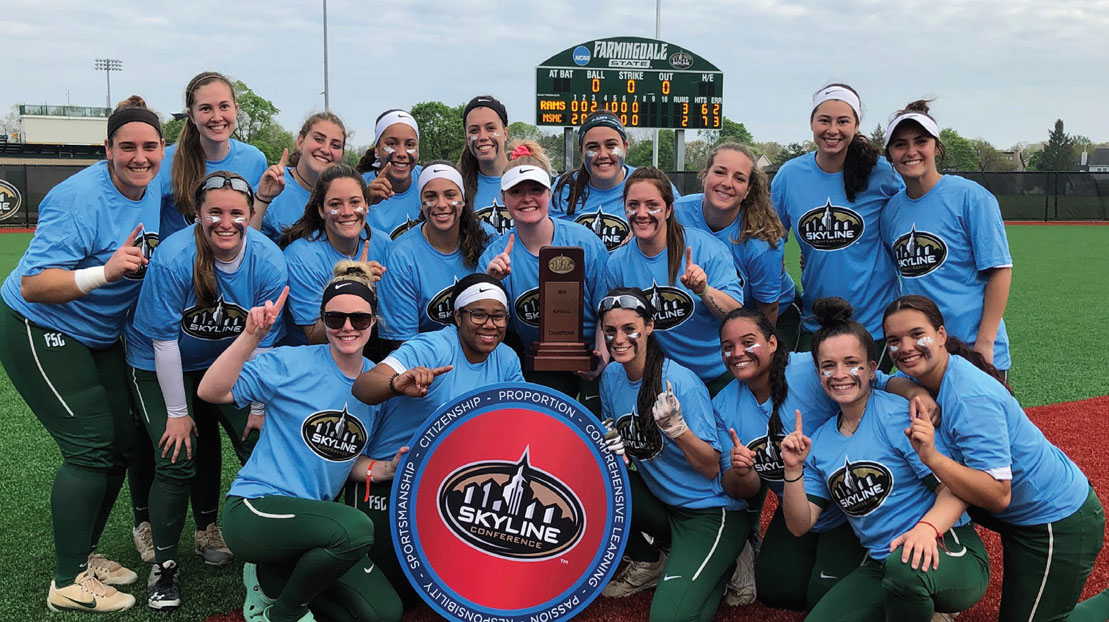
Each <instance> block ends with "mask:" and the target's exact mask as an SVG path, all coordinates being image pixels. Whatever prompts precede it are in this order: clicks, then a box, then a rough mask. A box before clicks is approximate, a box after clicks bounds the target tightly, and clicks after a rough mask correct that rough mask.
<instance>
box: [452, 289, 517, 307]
mask: <svg viewBox="0 0 1109 622" xmlns="http://www.w3.org/2000/svg"><path fill="white" fill-rule="evenodd" d="M479 300H496V301H497V302H499V303H501V304H502V305H504V308H505V310H507V309H508V298H507V297H506V296H505V295H504V290H503V289H501V288H500V287H498V286H496V285H493V284H492V283H474V284H473V285H471V286H469V287H467V288H466V289H464V290H462V293H461V294H459V295H458V298H455V299H454V308H455V309H465V308H466V306H467V305H470V304H472V303H475V302H477V301H479Z"/></svg>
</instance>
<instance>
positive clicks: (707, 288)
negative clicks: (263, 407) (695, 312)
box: [693, 284, 709, 298]
mask: <svg viewBox="0 0 1109 622" xmlns="http://www.w3.org/2000/svg"><path fill="white" fill-rule="evenodd" d="M708 292H709V286H708V285H707V284H706V285H705V289H702V290H701V293H699V294H698V293H697V292H693V295H694V296H696V297H698V298H700V297H702V296H704V295H705V294H707V293H708Z"/></svg>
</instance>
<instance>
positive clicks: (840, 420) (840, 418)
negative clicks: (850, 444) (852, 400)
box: [836, 410, 862, 435]
mask: <svg viewBox="0 0 1109 622" xmlns="http://www.w3.org/2000/svg"><path fill="white" fill-rule="evenodd" d="M860 423H862V419H859V420H858V421H857V422H855V427H853V428H851V429H850V430H848V429H846V426H844V425H843V411H842V410H841V411H840V413H839V414H838V415H836V428H837V429H839V432H840V434H843V435H847V434H854V433H855V431H856V430H858V429H859V424H860Z"/></svg>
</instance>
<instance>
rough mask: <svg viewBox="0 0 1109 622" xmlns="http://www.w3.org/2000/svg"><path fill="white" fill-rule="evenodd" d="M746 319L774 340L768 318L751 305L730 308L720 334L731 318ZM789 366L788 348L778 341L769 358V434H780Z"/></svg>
mask: <svg viewBox="0 0 1109 622" xmlns="http://www.w3.org/2000/svg"><path fill="white" fill-rule="evenodd" d="M739 319H746V320H750V321H751V322H753V323H754V324H755V328H757V329H758V331H759V332H760V333H762V337H763V339H766V340H767V341H768V342H769V341H770V339H771V338H772V337H773V338H774V339H775V341H777V338H776V337H775V336H774V327H773V326H772V325H771V324H770V320H768V319H766V316H765V315H763V314H762V312H760V311H757V310H755V309H754V308H752V307H740V308H738V309H732V310H731V311H729V312H728V314H727V315H725V316H724V320H723V321H722V322H720V334H721V335H723V333H724V327H725V326H726V325H727V324H728V322H730V321H732V320H739ZM788 366H789V350H788V349H786V347H785V345H784V344H782V343H778V349H777V350H775V351H774V355H773V356H772V357H771V358H770V404H771V410H770V420H769V421H768V422H767V431H768V432H769V434H770V436H776V437H781V436H782V431H783V430H782V416H781V412H780V410H781V406H782V404H784V403H785V401H786V397H787V396H788V395H789V384H788V383H787V382H786V367H788Z"/></svg>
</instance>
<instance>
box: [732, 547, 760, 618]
mask: <svg viewBox="0 0 1109 622" xmlns="http://www.w3.org/2000/svg"><path fill="white" fill-rule="evenodd" d="M757 595H758V594H757V592H756V591H755V545H754V544H753V543H752V542H750V541H748V542H747V543H745V544H744V545H743V550H741V551H740V552H739V557H737V558H736V560H735V572H733V573H732V578H731V579H730V580H729V581H728V587H727V589H725V590H724V604H725V605H728V606H729V607H742V606H743V605H750V604H751V603H753V602H755V598H756V597H757Z"/></svg>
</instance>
